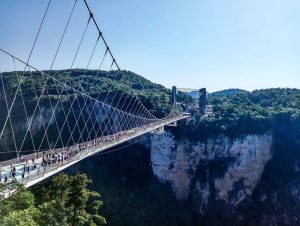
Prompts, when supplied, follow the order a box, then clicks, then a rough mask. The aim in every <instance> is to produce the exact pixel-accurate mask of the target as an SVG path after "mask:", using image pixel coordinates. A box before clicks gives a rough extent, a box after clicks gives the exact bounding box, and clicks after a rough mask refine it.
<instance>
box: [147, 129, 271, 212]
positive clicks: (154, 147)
mask: <svg viewBox="0 0 300 226" xmlns="http://www.w3.org/2000/svg"><path fill="white" fill-rule="evenodd" d="M271 146H272V135H271V134H270V133H266V134H263V135H247V136H244V137H243V138H240V139H235V140H231V139H229V138H228V137H225V136H219V137H218V138H215V139H208V140H207V141H206V142H190V141H188V140H178V141H175V139H174V137H173V136H172V134H171V133H170V132H163V133H158V132H156V133H153V134H152V136H151V164H152V169H153V172H154V174H155V175H156V176H157V178H158V179H159V180H160V181H161V182H163V183H166V182H169V183H170V184H171V186H172V189H173V191H174V192H175V194H176V197H177V198H178V199H184V200H186V199H188V198H189V197H192V199H193V202H194V205H195V207H196V208H197V211H198V212H205V209H206V208H207V207H208V204H209V200H214V201H222V202H224V203H226V204H229V205H232V206H237V205H238V204H239V203H240V202H242V201H243V200H245V199H246V197H247V196H249V195H251V194H252V191H253V189H254V188H255V187H256V185H257V183H258V182H259V180H260V177H261V175H262V173H263V170H264V167H265V165H266V163H267V162H268V161H269V160H270V159H271V157H272V152H271Z"/></svg>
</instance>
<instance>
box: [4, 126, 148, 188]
mask: <svg viewBox="0 0 300 226" xmlns="http://www.w3.org/2000/svg"><path fill="white" fill-rule="evenodd" d="M142 127H145V128H146V126H142ZM141 129H144V128H134V129H131V130H127V131H122V132H118V133H116V134H113V135H107V136H104V137H100V138H97V139H94V140H92V141H88V142H85V143H80V144H76V145H73V146H71V147H66V148H62V149H53V150H50V151H47V152H43V153H42V156H41V157H39V155H40V153H37V154H36V156H35V155H30V156H21V158H20V160H18V161H17V163H16V164H13V163H11V164H10V166H9V167H7V166H6V167H3V168H1V165H0V183H7V182H8V181H14V180H18V181H19V182H23V181H24V179H25V177H26V174H30V173H32V172H37V175H39V174H40V173H41V172H42V173H43V174H45V172H46V171H47V170H50V169H51V168H52V167H55V166H56V167H59V166H60V165H61V166H62V165H65V164H66V163H68V162H69V161H71V160H72V159H73V158H74V157H76V156H77V155H78V158H79V157H80V156H81V153H83V152H85V153H88V152H89V151H91V150H96V149H99V147H103V146H105V145H107V144H110V143H113V142H117V141H119V140H120V139H121V138H123V137H124V136H128V135H131V134H133V133H136V132H137V131H139V130H141ZM17 176H21V177H19V179H17Z"/></svg>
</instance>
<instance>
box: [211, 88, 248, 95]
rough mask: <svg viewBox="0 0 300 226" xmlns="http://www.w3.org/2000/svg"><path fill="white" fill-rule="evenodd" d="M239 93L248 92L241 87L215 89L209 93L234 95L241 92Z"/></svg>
mask: <svg viewBox="0 0 300 226" xmlns="http://www.w3.org/2000/svg"><path fill="white" fill-rule="evenodd" d="M241 93H250V92H249V91H247V90H243V89H224V90H221V91H216V92H213V93H211V95H213V96H232V95H236V94H241Z"/></svg>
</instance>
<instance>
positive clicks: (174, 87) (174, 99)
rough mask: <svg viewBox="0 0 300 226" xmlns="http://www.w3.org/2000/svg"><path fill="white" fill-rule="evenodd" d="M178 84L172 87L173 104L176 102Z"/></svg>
mask: <svg viewBox="0 0 300 226" xmlns="http://www.w3.org/2000/svg"><path fill="white" fill-rule="evenodd" d="M176 92H177V90H176V86H173V87H172V101H173V104H176Z"/></svg>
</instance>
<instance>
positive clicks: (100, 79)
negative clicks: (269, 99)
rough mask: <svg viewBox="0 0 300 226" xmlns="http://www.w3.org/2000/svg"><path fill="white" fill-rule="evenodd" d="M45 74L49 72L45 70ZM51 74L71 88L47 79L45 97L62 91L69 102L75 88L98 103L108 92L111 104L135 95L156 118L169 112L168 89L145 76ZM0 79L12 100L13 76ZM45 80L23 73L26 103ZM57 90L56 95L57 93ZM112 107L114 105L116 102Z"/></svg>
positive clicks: (93, 72)
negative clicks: (113, 98) (112, 100)
mask: <svg viewBox="0 0 300 226" xmlns="http://www.w3.org/2000/svg"><path fill="white" fill-rule="evenodd" d="M45 73H49V72H47V71H45ZM17 74H18V75H19V76H21V75H23V73H22V72H17ZM50 75H51V76H52V77H54V78H56V79H57V80H58V81H60V82H66V83H67V85H68V86H70V87H64V85H63V84H62V83H60V82H58V81H53V80H52V79H48V80H47V85H46V88H47V91H45V94H48V95H49V96H50V98H53V99H57V98H58V96H59V94H60V90H63V92H62V97H61V99H62V100H68V99H69V98H70V97H71V96H73V95H74V91H73V88H75V89H76V90H78V91H84V92H86V93H88V94H89V95H90V96H92V97H94V98H98V99H100V100H105V99H106V96H107V93H109V96H108V99H106V101H107V103H111V102H110V100H111V99H112V97H113V96H115V95H116V98H115V99H116V102H117V100H118V99H119V98H123V100H125V98H126V97H127V96H137V97H139V99H140V100H141V101H142V103H143V104H144V105H145V106H146V108H147V109H149V110H150V111H152V113H153V114H155V115H156V116H157V117H163V116H166V115H167V114H168V113H169V112H170V110H171V109H172V101H171V90H169V89H167V88H165V87H164V86H162V85H159V84H155V83H152V82H151V81H149V80H147V79H145V78H144V77H142V76H140V75H137V74H135V73H133V72H130V71H97V70H83V69H73V70H57V71H51V73H50ZM2 76H3V79H4V85H5V87H9V88H8V89H7V90H6V92H7V96H9V97H11V98H12V97H13V95H14V92H15V90H16V87H17V84H18V83H17V76H16V73H15V72H7V73H2ZM32 78H33V79H32ZM45 80H46V76H45V75H42V74H41V73H39V72H32V73H31V74H29V73H25V74H24V75H23V76H22V83H21V84H22V85H21V89H22V92H23V95H24V99H25V101H26V102H27V104H30V103H32V104H34V103H35V101H36V100H37V99H36V98H35V93H34V90H36V91H37V93H38V94H39V93H40V92H41V90H42V88H43V86H44V83H45ZM33 84H34V86H33ZM57 87H58V90H59V92H58V91H57ZM71 87H72V88H71ZM34 88H35V89H34ZM1 89H2V86H1V88H0V93H2V90H1ZM178 98H179V99H178V101H179V102H185V103H188V102H191V101H192V99H191V98H188V97H187V95H184V94H181V95H179V97H178ZM43 100H44V104H47V100H48V97H47V96H43V98H42V102H43ZM3 101H4V100H3ZM17 101H18V100H17ZM0 104H4V105H3V106H5V103H4V102H3V103H1V100H0ZM19 104H21V99H20V100H19ZM112 104H113V105H115V104H116V103H112ZM0 115H1V110H0Z"/></svg>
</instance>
